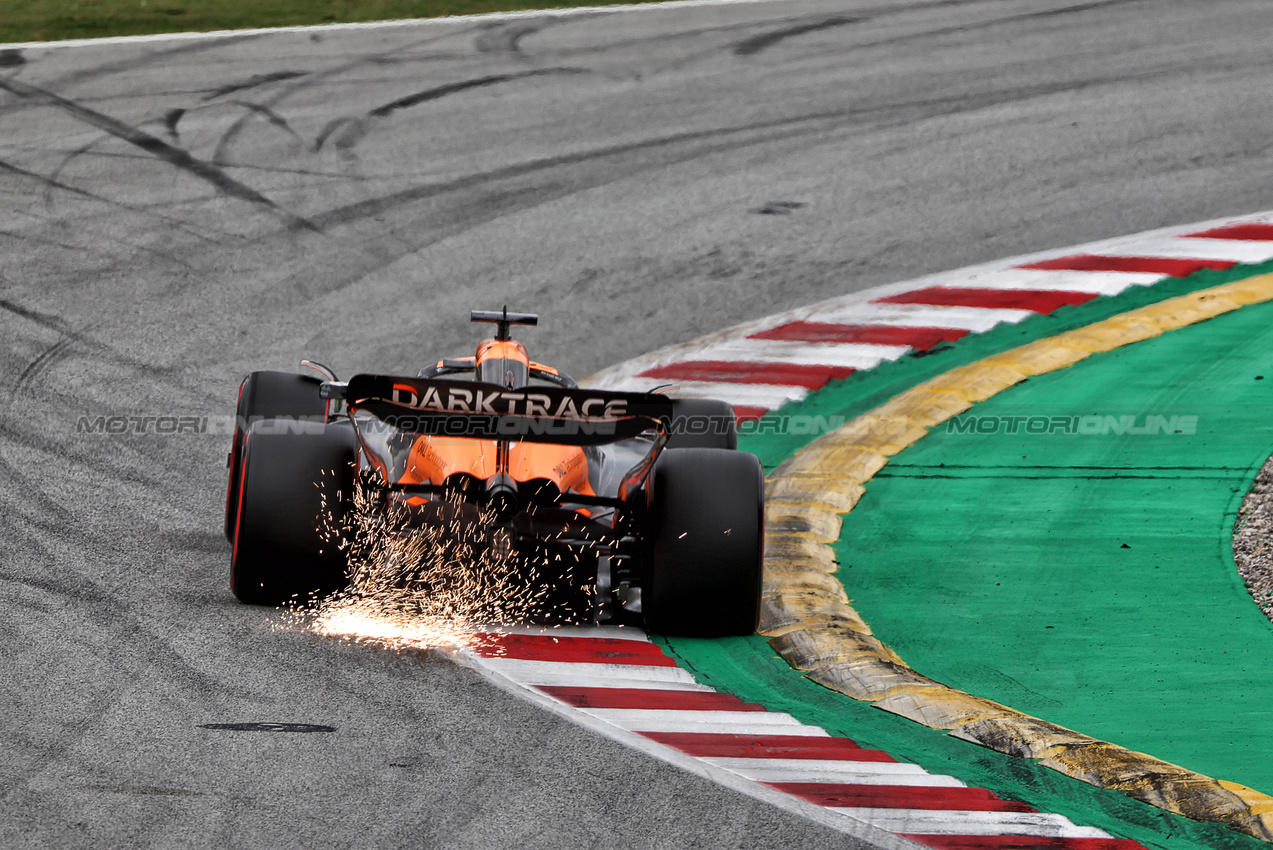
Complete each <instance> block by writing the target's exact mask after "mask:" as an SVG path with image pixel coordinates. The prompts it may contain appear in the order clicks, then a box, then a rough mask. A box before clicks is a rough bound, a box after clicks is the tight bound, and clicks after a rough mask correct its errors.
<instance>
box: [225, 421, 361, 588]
mask: <svg viewBox="0 0 1273 850" xmlns="http://www.w3.org/2000/svg"><path fill="white" fill-rule="evenodd" d="M308 428H309V431H308V432H302V433H297V430H298V429H296V428H292V427H290V423H285V421H283V422H281V421H280V420H268V421H266V422H260V423H257V424H256V425H253V426H252V427H251V428H250V429H248V432H247V435H246V437H245V439H244V442H243V458H242V463H241V469H240V475H239V488H238V497H237V499H236V503H235V511H234V514H235V526H236V527H235V539H234V554H233V555H232V557H231V561H230V590H231V591H233V593H234V595H235V596H236V597H238V599H239V601H240V602H246V603H249V604H252V605H282V604H284V603H287V602H291V601H296V602H304V601H307V600H309V599H313V598H316V597H321V596H327V595H329V594H331V593H334V592H335V591H337V590H340V589H341V588H343V587H345V586H346V585H347V584H348V582H349V579H348V576H347V574H346V570H345V553H344V552H343V551H341V549H340V547H339V546H338V545H337V544H338V540H339V536H338V535H336V534H334V533H333V532H334V531H335V530H338V529H340V528H341V527H343V525H344V521H345V517H346V516H348V514H349V510H350V504H351V499H352V496H353V488H354V474H355V472H354V457H355V437H354V433H353V429H352V428H351V427H350V426H348V425H345V424H338V425H309V426H308ZM325 538H330V539H325Z"/></svg>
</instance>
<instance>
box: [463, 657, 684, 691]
mask: <svg viewBox="0 0 1273 850" xmlns="http://www.w3.org/2000/svg"><path fill="white" fill-rule="evenodd" d="M471 663H473V664H479V665H481V666H482V667H489V668H490V669H492V670H495V671H498V672H500V673H503V674H504V675H506V676H508V677H509V678H511V679H513V680H514V681H518V682H522V683H523V684H527V685H570V684H573V683H574V682H576V681H578V680H579V678H580V677H587V676H597V677H603V676H610V677H613V676H622V677H624V678H625V679H639V680H644V681H646V682H655V683H659V685H661V684H662V683H665V682H685V683H687V684H694V683H695V680H694V677H693V676H692V675H690V674H689V673H688V672H687V671H685V670H683V669H681V668H680V667H647V666H644V665H639V664H590V663H589V664H584V663H580V664H572V663H570V662H563V661H524V660H522V659H520V658H480V659H474V660H472V661H471ZM620 668H621V669H620Z"/></svg>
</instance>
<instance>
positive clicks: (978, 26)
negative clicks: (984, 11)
mask: <svg viewBox="0 0 1273 850" xmlns="http://www.w3.org/2000/svg"><path fill="white" fill-rule="evenodd" d="M1136 2H1139V0H1096V2H1092V3H1080V4H1078V5H1075V6H1065V7H1063V8H1060V9H1045V10H1043V11H1041V12H1021V13H1019V14H1016V15H1007V16H1005V17H1002V18H995V19H994V20H989V21H979V22H977V23H975V24H960V25H958V26H951V27H941V28H939V29H932V30H925V31H924V32H917V33H907V34H906V35H899V36H894V37H892V38H884V39H880V40H878V41H871V42H867V43H864V44H855V45H854V46H853V47H854V49H861V48H864V47H881V46H884V45H888V44H899V43H903V42H907V41H915V40H918V39H925V38H933V37H935V36H942V35H956V34H959V33H966V32H975V31H977V30H986V29H994V28H996V27H1000V26H1004V25H1005V24H1015V23H1020V22H1022V21H1032V20H1034V19H1036V18H1054V17H1057V16H1059V15H1070V14H1076V13H1080V12H1089V11H1091V10H1093V9H1103V8H1105V7H1106V6H1121V5H1123V4H1125V3H1136Z"/></svg>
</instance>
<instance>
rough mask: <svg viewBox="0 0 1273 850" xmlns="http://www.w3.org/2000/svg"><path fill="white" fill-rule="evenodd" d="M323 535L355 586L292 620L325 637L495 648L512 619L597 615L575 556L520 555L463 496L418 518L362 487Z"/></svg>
mask: <svg viewBox="0 0 1273 850" xmlns="http://www.w3.org/2000/svg"><path fill="white" fill-rule="evenodd" d="M327 496H328V493H327V492H326V488H324V493H323V501H324V511H323V516H324V518H325V521H324V530H323V536H324V539H325V540H326V541H327V542H328V544H330V545H333V546H340V547H341V549H343V550H344V552H345V554H346V557H347V559H348V572H349V579H350V581H349V586H348V587H347V588H346V589H345V590H342V591H340V592H339V593H337V594H335V595H334V596H331V597H329V598H327V599H325V600H323V601H322V602H320V603H318V604H317V605H316V606H313V607H310V608H308V609H298V610H296V611H295V612H294V620H295V621H296V622H299V623H301V624H303V625H304V626H305V627H306V628H308V629H310V630H312V631H314V632H317V633H319V634H323V635H329V636H338V637H345V638H350V639H354V640H366V641H373V642H376V643H380V644H383V645H388V646H391V647H394V648H410V647H414V648H459V647H463V646H475V645H477V644H479V643H487V644H488V645H489V644H490V643H491V642H493V641H497V640H498V638H497V637H493V635H498V634H499V633H500V632H501V631H503V630H505V629H506V628H507V627H508V626H511V625H520V624H528V623H533V624H541V625H549V626H559V625H564V624H567V623H580V622H588V621H591V618H592V598H593V595H594V594H595V571H594V570H580V569H578V566H579V565H578V564H577V563H576V560H575V558H574V557H573V556H571V555H569V554H563V553H562V552H560V551H557V552H553V551H551V550H549V549H546V548H545V549H540V550H539V551H537V552H536V553H534V554H527V553H525V552H518V551H516V550H515V549H514V547H513V545H512V539H511V537H510V535H509V532H508V531H507V530H505V529H502V528H499V527H498V526H496V525H495V523H494V517H493V514H492V512H491V511H489V510H487V509H485V508H479V507H477V506H474V505H471V504H466V503H464V502H462V501H461V500H459V499H458V497H457V498H456V499H448V500H444V501H442V502H440V503H435V505H434V506H433V507H434V508H440V509H439V510H436V511H435V512H434V517H433V518H432V519H431V520H429V521H427V522H421V521H420V519H419V512H418V511H417V510H415V509H413V508H411V507H410V506H408V505H406V504H404V503H401V502H397V501H393V500H391V501H389V503H388V504H386V503H385V502H384V501H383V499H382V497H381V495H380V493H379V492H378V491H377V490H376V488H374V487H372V486H368V485H366V484H365V483H363V482H362V481H360V482H359V483H358V485H356V486H355V488H354V492H353V494H352V500H351V510H350V511H349V513H348V515H347V516H344V517H342V518H337V517H335V516H334V512H333V511H331V510H329V509H327V507H326V505H327V503H329V502H330V501H333V500H329V499H328V498H327Z"/></svg>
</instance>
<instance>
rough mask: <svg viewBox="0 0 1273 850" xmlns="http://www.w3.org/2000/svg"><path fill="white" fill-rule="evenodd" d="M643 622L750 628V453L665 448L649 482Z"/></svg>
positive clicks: (755, 515)
mask: <svg viewBox="0 0 1273 850" xmlns="http://www.w3.org/2000/svg"><path fill="white" fill-rule="evenodd" d="M648 520H649V526H648V528H649V535H650V546H649V560H648V565H647V571H646V577H645V582H644V585H643V587H642V589H641V608H642V611H643V616H644V618H645V624H646V627H647V628H649V629H650V631H653V632H658V633H660V634H667V635H686V636H697V637H723V636H726V635H749V634H751V633H752V632H754V631H755V630H756V624H757V621H758V619H759V615H760V581H761V549H762V546H763V526H764V476H763V473H762V471H761V468H760V461H759V460H757V459H756V457H755V455H750V454H746V453H745V452H736V451H724V450H722V449H669V450H666V451H664V452H663V454H662V455H661V456H660V457H659V460H658V463H657V464H655V467H654V471H653V472H652V473H651V481H650V509H649V514H648Z"/></svg>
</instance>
